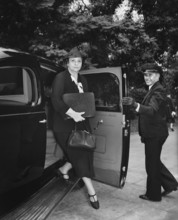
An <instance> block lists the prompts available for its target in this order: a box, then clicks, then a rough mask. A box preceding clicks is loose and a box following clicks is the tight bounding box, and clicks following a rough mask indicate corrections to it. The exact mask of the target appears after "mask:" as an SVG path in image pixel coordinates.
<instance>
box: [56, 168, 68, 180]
mask: <svg viewBox="0 0 178 220" xmlns="http://www.w3.org/2000/svg"><path fill="white" fill-rule="evenodd" d="M57 176H58V177H60V176H61V177H62V178H63V179H64V180H66V181H67V180H69V175H68V173H62V172H61V170H60V169H58V170H57Z"/></svg>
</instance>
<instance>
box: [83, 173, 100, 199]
mask: <svg viewBox="0 0 178 220" xmlns="http://www.w3.org/2000/svg"><path fill="white" fill-rule="evenodd" d="M82 179H83V182H84V183H85V186H86V188H87V191H88V195H89V196H92V195H95V194H96V192H95V189H94V186H93V183H92V181H91V179H90V178H88V177H83V178H82ZM90 199H91V201H92V202H94V201H97V196H96V195H95V196H94V197H91V198H90Z"/></svg>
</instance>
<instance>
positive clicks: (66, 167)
mask: <svg viewBox="0 0 178 220" xmlns="http://www.w3.org/2000/svg"><path fill="white" fill-rule="evenodd" d="M71 168H72V164H71V163H70V162H66V163H65V164H64V165H63V166H62V167H60V168H59V171H60V172H61V173H62V175H63V178H64V179H69V175H68V172H69V170H70V169H71Z"/></svg>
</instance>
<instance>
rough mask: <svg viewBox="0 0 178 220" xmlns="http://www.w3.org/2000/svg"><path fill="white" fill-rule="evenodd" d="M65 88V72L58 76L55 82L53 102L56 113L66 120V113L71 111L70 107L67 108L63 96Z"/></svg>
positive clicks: (52, 95)
mask: <svg viewBox="0 0 178 220" xmlns="http://www.w3.org/2000/svg"><path fill="white" fill-rule="evenodd" d="M64 86H65V72H64V73H59V74H57V75H56V77H55V79H54V81H53V85H52V94H51V101H52V105H53V107H54V109H55V111H56V112H58V113H59V114H60V115H61V116H62V117H64V118H65V117H66V114H65V113H66V112H67V110H68V109H69V106H67V105H66V104H65V103H64V101H63V99H62V96H63V94H64Z"/></svg>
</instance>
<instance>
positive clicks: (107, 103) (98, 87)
mask: <svg viewBox="0 0 178 220" xmlns="http://www.w3.org/2000/svg"><path fill="white" fill-rule="evenodd" d="M85 77H86V78H87V82H88V86H89V91H92V92H93V93H94V95H95V105H96V110H99V111H113V112H121V108H120V92H119V91H120V83H119V79H118V78H117V76H116V75H114V74H113V73H107V72H104V73H94V74H87V75H85Z"/></svg>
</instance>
